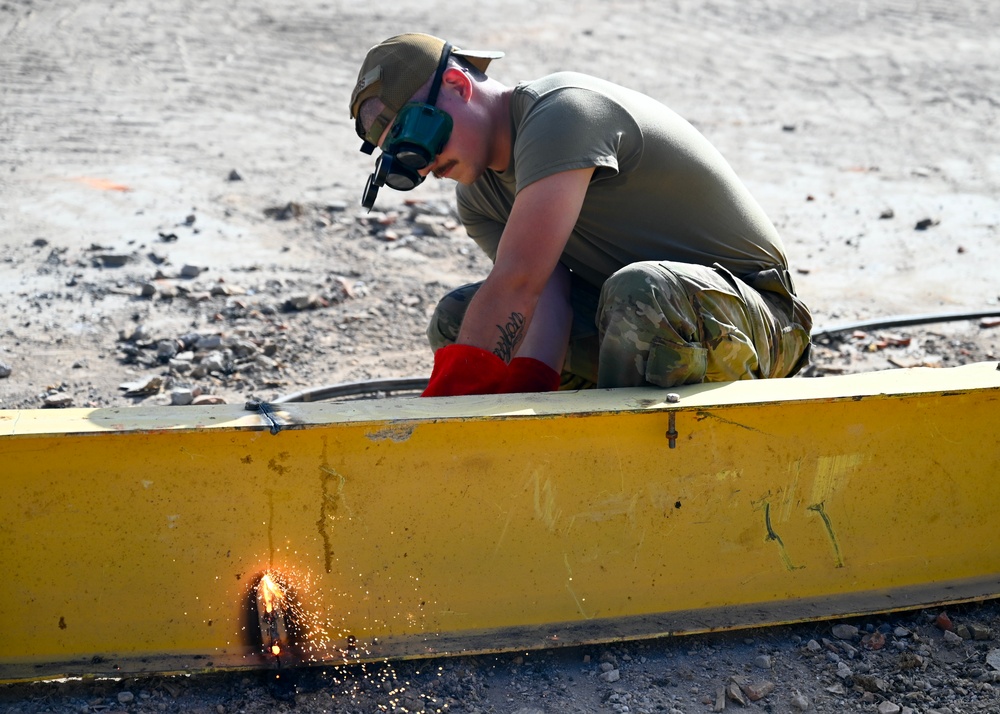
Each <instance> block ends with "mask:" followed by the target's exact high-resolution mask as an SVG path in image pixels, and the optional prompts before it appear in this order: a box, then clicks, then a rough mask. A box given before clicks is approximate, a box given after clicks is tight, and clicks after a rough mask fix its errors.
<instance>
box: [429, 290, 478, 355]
mask: <svg viewBox="0 0 1000 714" xmlns="http://www.w3.org/2000/svg"><path fill="white" fill-rule="evenodd" d="M480 285H482V283H470V284H469V285H463V286H462V287H460V288H455V289H454V290H452V291H451V292H450V293H448V294H446V295H445V296H444V297H443V298H441V300H440V301H439V302H438V304H437V307H435V308H434V313H433V314H432V315H431V319H430V322H429V323H428V324H427V341H428V342H429V343H430V345H431V349H432V350H434V351H435V352H436V351H437V350H439V349H440V348H442V347H444V346H445V345H450V344H453V343H454V342H455V340H457V339H458V332H459V330H461V329H462V320H464V319H465V311H466V310H467V309H468V307H469V301H470V300H472V296H473V295H475V294H476V291H477V290H479V286H480Z"/></svg>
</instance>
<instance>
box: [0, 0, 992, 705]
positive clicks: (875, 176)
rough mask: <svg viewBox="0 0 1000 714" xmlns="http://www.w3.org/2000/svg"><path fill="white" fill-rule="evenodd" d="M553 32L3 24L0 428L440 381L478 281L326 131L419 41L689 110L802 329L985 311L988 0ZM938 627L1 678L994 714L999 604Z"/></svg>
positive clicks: (233, 11)
mask: <svg viewBox="0 0 1000 714" xmlns="http://www.w3.org/2000/svg"><path fill="white" fill-rule="evenodd" d="M572 10H573V11H572V13H567V11H566V8H565V7H563V6H559V7H553V8H551V9H545V8H539V7H537V6H536V4H534V3H528V2H520V1H518V0H501V1H498V2H495V3H486V4H482V6H481V7H477V8H476V9H475V10H474V11H470V10H469V9H468V8H464V9H463V12H461V13H457V12H454V8H453V7H452V6H446V5H444V3H441V2H438V1H437V0H427V1H426V2H421V3H400V4H399V5H398V6H394V7H393V9H392V12H391V13H389V12H388V11H383V12H381V13H380V12H378V11H372V10H371V9H369V8H365V7H361V6H357V5H356V4H353V3H348V2H346V1H340V0H328V1H326V2H320V1H319V0H299V1H297V2H292V1H291V0H269V1H268V2H266V3H265V2H263V0H211V1H206V2H202V3H194V2H190V1H182V0H167V1H166V2H160V3H152V2H150V1H149V0H119V1H117V2H111V3H107V2H101V1H99V0H65V1H63V0H60V2H55V1H54V0H34V1H32V0H5V2H3V3H0V196H2V198H3V200H2V201H0V305H2V309H0V408H3V409H23V408H43V407H48V408H58V407H66V406H75V407H90V406H93V407H98V406H112V405H115V406H127V405H133V404H144V405H151V404H162V405H167V404H178V405H182V404H187V403H191V402H194V403H203V402H209V401H213V400H224V401H228V402H232V403H242V402H243V401H244V400H246V399H247V398H250V397H259V398H263V399H268V400H273V399H275V398H277V397H280V396H282V395H288V394H290V393H293V392H297V391H300V390H303V389H308V388H312V387H318V386H321V385H327V384H334V383H340V382H348V381H357V380H369V379H377V378H387V377H400V376H421V375H426V374H428V373H429V370H430V364H431V360H430V354H429V351H428V350H427V349H426V348H425V343H424V337H423V330H424V324H425V321H426V318H427V316H428V315H429V313H430V311H431V310H432V308H433V305H434V304H435V302H436V300H437V298H438V297H439V296H440V294H441V293H443V292H444V291H445V290H447V289H449V288H451V287H454V286H456V285H459V284H462V283H463V282H467V281H470V280H474V279H480V278H481V277H482V276H483V275H484V274H485V273H486V271H487V270H488V264H487V261H486V260H485V259H484V258H483V257H482V256H480V255H479V254H478V253H477V251H476V249H475V247H474V245H473V244H472V243H471V242H470V241H469V240H468V239H467V238H466V237H465V236H464V234H463V232H462V230H461V229H460V228H459V227H458V225H457V222H456V220H455V217H454V205H453V201H452V198H451V187H450V185H449V184H448V183H446V182H428V183H427V184H426V185H424V186H422V187H421V188H420V189H419V190H418V191H416V192H414V193H413V194H411V195H406V196H402V195H396V196H391V195H390V192H383V194H384V198H385V199H386V200H385V201H384V206H383V205H382V200H383V197H382V196H380V208H381V210H380V211H378V212H373V213H370V214H366V213H364V212H363V211H362V210H361V209H360V208H359V207H358V205H357V203H358V198H359V196H360V189H361V187H362V184H363V180H364V178H365V176H367V173H368V171H369V170H370V166H369V164H370V159H368V158H367V157H364V156H362V155H361V154H359V153H358V152H357V151H356V149H357V141H356V139H355V138H354V134H353V131H352V129H351V126H350V122H349V120H348V118H347V116H346V115H347V111H346V108H345V107H346V97H347V95H348V93H349V88H350V86H351V85H352V84H353V82H354V78H355V75H356V66H357V61H358V59H359V58H360V57H361V55H362V53H363V52H364V50H365V48H367V47H368V46H369V45H371V44H373V43H374V42H376V41H378V40H380V39H382V38H383V37H385V36H388V35H391V34H394V33H395V32H399V31H405V30H411V29H422V30H426V31H430V32H435V33H437V34H440V35H444V36H448V37H449V38H451V39H454V40H456V41H457V42H459V44H465V45H467V46H477V45H481V46H485V47H497V48H500V49H504V50H506V51H507V53H508V56H507V58H505V59H504V60H503V61H502V62H499V63H497V65H496V72H497V76H498V77H499V78H500V79H501V80H503V81H506V82H508V83H513V82H516V81H517V80H518V79H521V78H527V77H532V76H537V75H539V74H542V73H544V72H547V71H551V70H556V69H564V68H573V69H580V70H582V71H589V72H591V73H594V74H598V75H601V76H605V77H607V78H610V79H613V80H617V81H621V82H622V83H625V84H629V85H632V86H635V87H637V88H639V89H642V90H644V91H647V92H649V93H650V94H653V95H654V96H657V97H660V98H662V99H663V100H665V101H666V102H667V103H669V104H671V105H672V106H674V107H675V108H676V109H678V110H679V111H680V112H681V113H682V114H684V115H685V116H687V117H689V118H690V119H691V120H692V121H693V122H694V123H695V124H696V125H697V126H698V127H699V128H700V129H701V130H702V131H703V132H705V133H706V134H707V135H708V136H709V138H710V139H711V140H712V141H713V142H715V143H716V144H717V145H718V146H719V147H720V148H721V149H722V151H723V153H724V154H725V155H726V156H727V157H728V158H729V159H730V161H731V162H732V163H733V164H734V166H735V167H736V168H737V171H738V172H739V173H740V175H741V176H743V178H744V180H745V181H746V182H747V184H748V185H749V186H750V187H751V189H752V191H753V192H754V194H755V195H757V196H758V198H759V200H760V201H761V202H762V204H763V205H764V206H765V208H766V210H767V211H768V213H769V214H770V215H771V216H772V217H773V219H774V220H775V222H776V224H777V225H778V227H779V229H780V230H781V232H782V234H783V236H784V238H785V241H786V247H787V249H788V253H789V255H790V257H791V260H792V264H793V266H794V270H795V276H796V280H797V282H798V284H799V290H800V292H801V293H802V295H803V296H804V297H805V298H806V300H807V301H808V302H809V303H810V305H811V306H812V307H813V309H814V312H815V316H816V322H817V325H818V326H820V327H827V326H831V325H839V324H843V323H846V322H849V321H853V320H861V319H872V318H880V317H884V316H888V315H898V314H933V313H944V312H949V313H950V312H956V311H986V310H997V309H1000V306H998V301H1000V290H998V287H997V280H996V276H997V269H996V266H997V264H998V262H1000V241H998V240H997V237H998V236H997V226H998V225H1000V161H998V158H997V157H1000V150H998V143H1000V140H998V138H997V136H996V132H995V129H994V127H996V126H997V125H998V114H1000V104H998V101H997V98H996V96H995V88H996V87H997V86H1000V66H998V65H997V63H996V62H995V61H994V60H992V58H994V57H996V56H998V55H1000V39H998V36H997V34H996V32H995V28H996V27H997V26H998V25H1000V6H996V5H995V4H991V3H988V2H985V1H981V2H971V1H969V0H961V1H959V2H948V3H946V2H943V1H941V2H937V1H930V2H922V3H919V4H906V3H899V2H894V1H893V0H877V1H869V2H864V3H861V2H854V3H834V4H828V5H815V4H802V3H794V2H791V0H770V1H767V2H765V1H764V0H751V1H749V2H736V0H719V1H717V2H712V3H702V2H696V1H695V0H679V1H678V2H673V3H646V2H640V1H639V0H630V1H627V2H619V1H610V0H609V1H608V2H603V3H582V4H580V5H579V6H574V7H573V8H572ZM567 14H568V15H569V16H567ZM390 15H391V16H390ZM446 18H447V19H446ZM404 199H407V200H404ZM998 343H1000V329H998V327H997V321H996V320H995V319H992V318H982V319H974V320H963V321H955V322H947V323H933V324H924V325H918V326H912V327H896V328H885V329H866V330H860V329H850V330H848V331H846V332H839V333H837V334H835V335H833V336H831V337H824V338H822V339H818V340H817V345H816V349H815V355H814V356H815V362H814V365H813V366H812V367H811V368H810V369H809V370H808V372H807V373H806V374H805V375H803V376H802V377H797V378H822V377H824V376H827V375H832V374H840V373H849V372H860V371H870V370H882V369H902V368H907V367H912V366H921V365H929V366H941V367H946V366H951V365H957V364H964V363H967V362H975V361H983V360H996V359H998V355H1000V344H998ZM178 408H183V407H180V406H179V407H178ZM947 615H948V616H949V617H947V618H944V617H942V612H941V610H939V609H930V610H923V611H916V612H904V613H897V614H892V615H884V616H877V617H866V618H859V619H857V620H851V621H844V622H840V621H837V622H817V623H807V624H799V625H795V626H789V627H776V628H768V629H760V630H747V631H740V632H733V633H727V634H722V633H720V634H714V635H706V636H691V637H679V638H672V639H662V640H652V641H649V642H629V643H621V644H616V645H605V646H595V647H587V648H571V649H564V650H554V651H544V652H533V653H521V654H505V655H499V656H482V657H475V658H454V659H445V660H428V661H419V662H403V663H389V664H383V665H368V666H365V667H346V668H322V667H315V668H308V669H303V670H299V671H285V672H274V671H270V672H236V673H227V674H206V675H198V676H193V677H158V678H149V679H136V680H131V679H130V680H120V681H119V680H102V681H83V682H80V681H76V682H62V683H36V684H16V685H5V686H2V687H0V711H4V712H19V713H22V714H36V713H39V712H136V713H138V712H182V713H198V714H212V713H213V712H217V713H219V714H224V713H226V712H228V713H231V714H235V713H236V712H271V711H287V710H291V709H296V710H298V711H303V712H317V713H318V712H338V713H341V712H342V713H346V712H378V711H411V712H413V711H451V712H463V713H464V712H469V713H471V712H497V713H502V714H537V713H538V712H547V713H549V712H625V711H629V712H669V713H671V714H674V713H676V712H684V713H685V714H688V713H690V712H708V711H718V710H720V709H721V708H722V707H725V708H726V709H728V710H743V709H746V710H747V711H766V712H797V711H816V712H838V713H839V712H843V711H858V712H879V713H880V714H891V713H892V712H906V711H908V710H909V711H912V712H915V713H919V714H929V713H931V712H941V713H944V712H949V713H950V714H962V713H964V712H998V711H1000V695H998V693H997V690H996V687H998V686H1000V682H998V673H1000V605H998V603H997V602H995V601H991V602H987V603H983V604H967V605H962V606H955V607H949V608H948V609H947ZM949 623H950V624H949ZM844 625H848V627H846V628H845V627H843V626H844ZM7 646H8V647H11V646H16V643H15V644H10V643H8V645H7ZM756 697H759V698H756ZM755 698H756V699H755Z"/></svg>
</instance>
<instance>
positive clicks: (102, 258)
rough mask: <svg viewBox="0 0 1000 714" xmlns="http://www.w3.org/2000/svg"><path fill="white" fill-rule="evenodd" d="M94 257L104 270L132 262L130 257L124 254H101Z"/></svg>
mask: <svg viewBox="0 0 1000 714" xmlns="http://www.w3.org/2000/svg"><path fill="white" fill-rule="evenodd" d="M95 257H96V259H97V262H99V263H100V264H101V265H103V266H104V267H105V268H120V267H121V266H123V265H125V264H127V263H128V262H129V261H130V260H132V256H130V255H128V254H125V253H101V254H100V255H98V256H95Z"/></svg>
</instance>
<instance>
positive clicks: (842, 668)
mask: <svg viewBox="0 0 1000 714" xmlns="http://www.w3.org/2000/svg"><path fill="white" fill-rule="evenodd" d="M837 676H838V677H840V678H841V679H851V678H852V677H853V676H854V672H852V671H851V668H850V667H848V666H847V665H846V664H844V663H843V662H838V663H837Z"/></svg>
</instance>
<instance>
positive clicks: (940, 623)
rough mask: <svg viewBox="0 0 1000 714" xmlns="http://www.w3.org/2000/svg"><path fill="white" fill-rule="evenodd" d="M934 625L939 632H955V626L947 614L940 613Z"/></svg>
mask: <svg viewBox="0 0 1000 714" xmlns="http://www.w3.org/2000/svg"><path fill="white" fill-rule="evenodd" d="M934 624H935V625H936V626H937V628H938V629H939V630H954V629H955V626H954V625H953V624H952V622H951V618H950V617H948V613H947V612H942V613H939V614H938V616H937V617H935V618H934Z"/></svg>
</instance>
